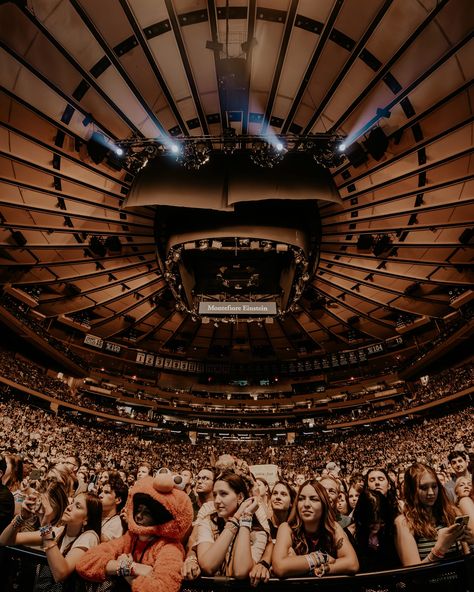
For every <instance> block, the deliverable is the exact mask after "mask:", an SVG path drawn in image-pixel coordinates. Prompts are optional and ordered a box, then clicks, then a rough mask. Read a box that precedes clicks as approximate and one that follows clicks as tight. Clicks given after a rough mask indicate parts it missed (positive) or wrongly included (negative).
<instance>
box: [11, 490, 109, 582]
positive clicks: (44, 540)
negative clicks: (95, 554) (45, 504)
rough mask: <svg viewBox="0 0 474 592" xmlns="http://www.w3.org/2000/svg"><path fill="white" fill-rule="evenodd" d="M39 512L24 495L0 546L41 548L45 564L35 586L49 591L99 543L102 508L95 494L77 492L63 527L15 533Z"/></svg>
mask: <svg viewBox="0 0 474 592" xmlns="http://www.w3.org/2000/svg"><path fill="white" fill-rule="evenodd" d="M39 509H40V504H39V503H38V499H37V498H36V497H34V496H28V497H27V498H26V499H25V501H24V502H23V505H22V509H21V513H20V514H18V515H17V516H15V518H14V519H13V520H12V522H11V523H10V524H9V525H8V526H7V527H6V528H5V530H4V531H3V532H2V533H1V535H0V546H4V545H27V546H39V545H41V546H42V549H43V551H44V552H45V554H46V559H47V562H48V565H47V566H44V567H45V568H46V569H42V570H41V572H40V574H39V576H38V579H37V584H36V587H37V589H42V590H44V589H49V588H48V586H53V585H54V582H64V581H65V580H67V578H69V576H71V574H72V573H73V572H74V570H75V568H76V564H77V562H78V561H79V559H80V558H81V557H82V555H83V554H84V553H85V552H86V551H87V550H88V549H90V548H92V547H95V546H96V545H98V544H99V542H100V523H101V518H102V506H101V504H100V501H99V499H98V498H97V496H95V495H91V494H85V493H81V494H79V495H78V496H76V497H75V498H74V499H73V501H72V502H71V503H70V504H69V505H68V506H67V508H66V510H65V511H64V513H63V515H62V517H61V522H62V524H63V526H60V527H57V526H52V525H51V524H45V525H43V526H42V527H41V528H40V529H39V530H37V531H34V532H19V530H20V528H21V527H22V525H23V524H24V522H25V520H27V519H29V518H31V516H33V515H35V514H36V513H37V512H38V511H39Z"/></svg>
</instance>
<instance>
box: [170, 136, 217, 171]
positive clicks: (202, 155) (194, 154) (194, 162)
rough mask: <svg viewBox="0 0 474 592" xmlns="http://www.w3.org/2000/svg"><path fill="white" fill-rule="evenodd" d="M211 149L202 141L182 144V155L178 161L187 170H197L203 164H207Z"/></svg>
mask: <svg viewBox="0 0 474 592" xmlns="http://www.w3.org/2000/svg"><path fill="white" fill-rule="evenodd" d="M210 154H211V148H210V146H209V143H208V142H206V141H204V140H198V141H192V140H191V141H187V142H186V143H185V144H184V147H183V151H182V154H180V156H179V157H178V160H179V161H180V162H181V163H182V164H183V166H184V167H185V168H187V169H194V170H198V169H199V168H201V166H202V165H203V164H206V163H207V162H209V158H210Z"/></svg>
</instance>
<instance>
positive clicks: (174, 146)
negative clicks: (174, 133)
mask: <svg viewBox="0 0 474 592" xmlns="http://www.w3.org/2000/svg"><path fill="white" fill-rule="evenodd" d="M170 150H171V152H172V153H173V154H179V146H178V144H171V146H170Z"/></svg>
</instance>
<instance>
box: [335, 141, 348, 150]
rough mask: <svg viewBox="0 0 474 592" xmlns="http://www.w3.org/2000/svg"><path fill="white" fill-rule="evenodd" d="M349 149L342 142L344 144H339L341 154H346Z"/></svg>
mask: <svg viewBox="0 0 474 592" xmlns="http://www.w3.org/2000/svg"><path fill="white" fill-rule="evenodd" d="M346 148H347V146H346V145H345V144H344V142H342V144H339V146H338V147H337V149H338V150H339V152H344V150H345V149H346Z"/></svg>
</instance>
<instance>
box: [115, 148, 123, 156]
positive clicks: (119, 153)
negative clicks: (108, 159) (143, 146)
mask: <svg viewBox="0 0 474 592" xmlns="http://www.w3.org/2000/svg"><path fill="white" fill-rule="evenodd" d="M114 152H115V154H116V155H117V156H123V155H124V151H123V148H120V146H115V148H114Z"/></svg>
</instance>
